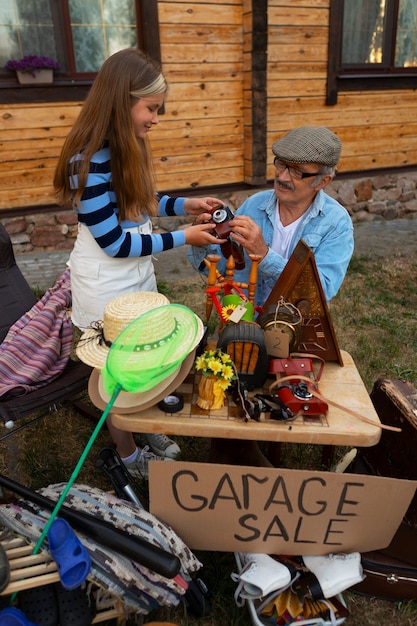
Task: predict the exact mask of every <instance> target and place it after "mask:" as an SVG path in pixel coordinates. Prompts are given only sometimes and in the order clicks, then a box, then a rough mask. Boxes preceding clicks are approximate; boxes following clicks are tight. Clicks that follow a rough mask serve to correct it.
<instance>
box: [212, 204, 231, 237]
mask: <svg viewBox="0 0 417 626" xmlns="http://www.w3.org/2000/svg"><path fill="white" fill-rule="evenodd" d="M233 218H234V214H233V213H232V211H231V210H230V209H229V207H227V206H226V205H224V204H223V205H222V206H221V207H217V209H212V211H211V221H212V222H214V223H215V224H216V228H215V229H214V230H215V231H216V234H217V236H218V237H219V238H220V239H227V238H228V236H229V235H230V233H231V232H232V229H231V227H230V224H229V222H230V220H232V219H233Z"/></svg>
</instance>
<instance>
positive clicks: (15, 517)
mask: <svg viewBox="0 0 417 626" xmlns="http://www.w3.org/2000/svg"><path fill="white" fill-rule="evenodd" d="M66 485H67V483H60V484H57V485H49V487H46V488H43V489H40V490H39V491H40V493H41V494H42V495H43V496H45V497H47V498H49V499H50V500H53V501H54V502H56V501H57V500H58V498H59V496H60V495H61V493H62V491H63V489H64V488H65V487H66ZM65 506H67V507H69V508H71V509H74V510H80V511H83V512H85V513H89V514H90V515H94V516H96V517H97V518H99V519H103V520H105V521H108V522H110V523H112V524H113V526H114V527H115V528H116V529H117V528H120V529H121V530H122V531H124V532H127V533H128V534H129V535H131V536H133V537H134V536H138V537H140V538H141V539H142V540H147V541H148V542H149V543H150V544H152V545H155V546H158V547H160V548H162V549H163V550H167V551H169V552H171V553H172V554H175V555H176V556H177V557H178V558H179V560H180V562H181V570H180V573H179V574H178V575H177V576H175V578H173V579H168V578H165V577H163V576H161V575H159V574H156V573H155V572H154V571H151V570H149V569H148V568H147V567H145V566H144V565H142V564H140V563H136V562H134V561H133V560H132V559H129V558H127V557H125V556H123V555H121V554H119V553H117V552H115V551H114V550H112V549H111V547H109V546H106V545H104V544H103V543H100V542H99V540H98V538H97V540H95V539H92V538H90V537H87V535H84V534H83V533H82V532H77V534H78V536H79V537H80V539H81V540H82V543H83V545H84V547H85V548H86V549H87V551H88V553H89V555H90V558H91V561H92V567H91V572H90V574H89V576H88V580H89V581H91V582H94V583H96V584H97V585H98V586H99V587H100V588H102V589H103V590H105V591H108V592H110V593H111V594H112V595H113V596H116V597H117V598H119V599H120V600H121V602H123V604H124V605H125V606H126V607H127V608H128V609H129V610H130V609H131V610H132V611H136V612H137V613H141V614H147V613H150V612H151V611H153V610H154V609H156V608H158V606H177V605H178V604H179V602H180V600H181V599H182V597H183V596H184V594H185V592H186V590H187V587H188V581H190V580H191V575H192V574H193V573H194V572H197V571H198V570H199V569H200V568H201V566H202V564H201V563H200V561H199V560H198V559H197V558H196V556H195V555H194V554H193V553H192V552H191V550H190V549H189V548H188V546H187V545H186V544H185V543H184V542H183V541H182V540H181V538H180V537H179V536H178V535H177V534H176V533H175V532H174V531H173V529H172V528H170V527H169V526H167V525H166V524H164V523H163V522H161V521H160V520H158V519H157V518H156V517H155V516H154V515H152V514H151V513H149V512H148V511H146V510H144V509H142V508H139V507H138V506H136V505H135V504H133V503H131V502H128V501H126V500H120V499H119V498H117V497H116V496H114V495H112V494H109V493H107V492H105V491H103V490H101V489H98V488H96V487H91V486H90V485H80V484H74V485H73V486H72V487H71V489H70V492H69V493H68V494H67V497H66V500H65ZM49 516H50V511H49V510H48V511H47V510H46V509H42V508H41V507H39V506H37V505H35V504H34V503H31V502H28V501H26V500H23V499H22V500H19V501H18V502H15V503H12V504H3V505H0V524H1V525H2V526H4V527H5V528H8V529H10V530H12V531H13V532H14V533H18V534H19V535H22V536H23V537H26V538H27V539H29V540H30V541H31V542H32V543H36V541H38V539H39V535H40V534H41V532H42V530H43V528H44V526H45V524H46V522H47V520H48V519H49ZM41 551H48V546H47V542H44V544H43V545H42V547H41Z"/></svg>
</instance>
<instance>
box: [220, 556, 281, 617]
mask: <svg viewBox="0 0 417 626" xmlns="http://www.w3.org/2000/svg"><path fill="white" fill-rule="evenodd" d="M238 554H239V560H240V563H241V565H242V570H241V572H240V573H239V574H237V575H235V576H234V575H232V580H235V581H236V582H239V585H238V588H237V589H236V592H235V601H236V604H237V605H238V606H241V604H240V601H239V600H241V599H244V598H246V599H247V598H262V597H264V596H266V595H268V594H269V593H271V592H272V591H278V590H280V591H283V590H284V589H285V588H286V587H288V585H289V584H290V583H291V573H290V570H289V569H288V567H287V566H286V565H284V564H283V563H280V562H279V561H276V560H275V559H273V558H272V557H271V556H269V555H268V554H254V553H252V552H248V553H245V552H239V553H238Z"/></svg>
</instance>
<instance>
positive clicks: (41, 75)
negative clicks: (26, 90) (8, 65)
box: [16, 68, 54, 85]
mask: <svg viewBox="0 0 417 626" xmlns="http://www.w3.org/2000/svg"><path fill="white" fill-rule="evenodd" d="M16 74H17V80H18V81H19V83H20V84H21V85H36V84H42V85H45V84H46V83H52V81H53V79H54V71H53V70H52V69H48V68H46V69H43V70H36V71H35V76H33V75H32V74H30V73H28V72H19V71H16Z"/></svg>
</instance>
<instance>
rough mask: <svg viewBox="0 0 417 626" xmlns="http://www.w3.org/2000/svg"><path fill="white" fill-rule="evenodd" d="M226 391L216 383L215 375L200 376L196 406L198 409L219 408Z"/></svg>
mask: <svg viewBox="0 0 417 626" xmlns="http://www.w3.org/2000/svg"><path fill="white" fill-rule="evenodd" d="M225 398H226V393H225V391H224V389H222V388H221V387H220V386H219V384H218V379H217V377H216V376H201V378H200V382H199V383H198V397H197V406H199V407H200V409H205V410H206V411H208V410H209V409H221V408H222V406H224V402H225Z"/></svg>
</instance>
